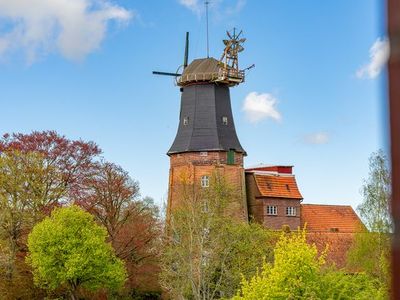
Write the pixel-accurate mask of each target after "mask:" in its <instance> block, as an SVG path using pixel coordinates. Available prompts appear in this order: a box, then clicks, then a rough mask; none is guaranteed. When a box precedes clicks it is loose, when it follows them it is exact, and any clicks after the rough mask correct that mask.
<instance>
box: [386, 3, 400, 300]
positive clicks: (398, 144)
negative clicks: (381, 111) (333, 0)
mask: <svg viewBox="0 0 400 300" xmlns="http://www.w3.org/2000/svg"><path fill="white" fill-rule="evenodd" d="M387 4H388V5H387V8H388V31H389V39H390V48H391V49H390V59H389V67H388V71H389V82H388V83H389V110H390V112H389V114H390V140H391V149H390V150H391V158H392V159H391V160H392V214H393V220H394V224H395V229H394V238H393V244H392V271H393V273H392V299H396V300H397V299H400V0H388V2H387Z"/></svg>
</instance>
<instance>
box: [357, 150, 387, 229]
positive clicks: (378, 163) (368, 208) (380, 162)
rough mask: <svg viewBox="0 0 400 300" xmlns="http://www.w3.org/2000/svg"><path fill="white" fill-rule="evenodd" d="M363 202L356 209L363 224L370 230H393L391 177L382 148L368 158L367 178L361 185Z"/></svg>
mask: <svg viewBox="0 0 400 300" xmlns="http://www.w3.org/2000/svg"><path fill="white" fill-rule="evenodd" d="M361 191H362V194H363V197H364V199H363V202H362V203H361V204H360V205H359V206H358V211H359V213H360V215H361V218H362V219H363V221H364V224H365V225H366V226H367V228H368V229H369V230H370V231H372V232H382V233H389V232H392V231H393V220H392V218H391V213H390V197H391V179H390V171H389V167H388V161H387V158H386V156H385V154H384V153H383V151H382V150H379V151H377V152H375V153H372V155H371V157H370V158H369V178H368V179H367V180H364V186H363V187H362V190H361Z"/></svg>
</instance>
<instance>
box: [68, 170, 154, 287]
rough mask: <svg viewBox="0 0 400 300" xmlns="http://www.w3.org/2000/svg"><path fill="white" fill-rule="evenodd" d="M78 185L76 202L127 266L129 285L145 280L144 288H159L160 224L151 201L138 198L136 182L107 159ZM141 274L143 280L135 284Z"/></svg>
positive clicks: (134, 285)
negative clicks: (90, 216)
mask: <svg viewBox="0 0 400 300" xmlns="http://www.w3.org/2000/svg"><path fill="white" fill-rule="evenodd" d="M82 186H83V187H84V191H83V192H81V193H80V197H79V198H78V200H77V201H76V203H77V204H79V205H80V206H81V207H83V208H84V209H85V210H87V211H88V212H90V213H91V214H93V215H94V216H95V218H96V220H97V221H98V222H99V223H100V224H102V225H103V226H104V227H105V228H106V229H107V232H108V236H109V238H108V241H109V242H111V244H112V246H113V248H114V249H115V253H116V255H117V256H118V257H119V258H121V259H123V260H124V262H125V265H126V267H127V270H128V279H129V281H128V283H129V287H130V288H142V287H141V286H140V285H143V281H147V282H146V283H145V285H146V288H147V289H149V288H150V289H152V290H154V289H159V287H158V286H157V273H158V271H156V269H157V268H156V267H155V262H156V258H157V255H158V251H157V247H156V244H157V243H158V241H159V236H160V224H159V221H158V210H157V207H156V205H154V203H153V200H152V199H151V198H145V199H143V200H140V199H139V184H138V183H137V182H136V181H134V180H132V179H131V177H130V176H129V174H128V172H126V171H125V170H123V169H122V168H121V167H120V166H117V165H115V164H112V163H108V162H100V163H99V164H98V165H97V166H96V168H95V169H94V172H93V175H92V176H91V177H88V178H86V179H85V180H84V182H83V184H82ZM144 273H146V274H144ZM143 277H145V278H146V280H142V283H139V281H140V278H143ZM150 282H152V284H150Z"/></svg>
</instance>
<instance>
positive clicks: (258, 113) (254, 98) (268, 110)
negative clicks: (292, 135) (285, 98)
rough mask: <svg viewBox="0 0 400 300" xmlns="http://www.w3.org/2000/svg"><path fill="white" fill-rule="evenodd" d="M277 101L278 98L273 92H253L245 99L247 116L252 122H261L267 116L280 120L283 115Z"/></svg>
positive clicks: (244, 105)
mask: <svg viewBox="0 0 400 300" xmlns="http://www.w3.org/2000/svg"><path fill="white" fill-rule="evenodd" d="M277 102H278V101H277V99H276V98H275V97H274V96H272V95H271V94H259V93H257V92H252V93H250V94H248V95H247V96H246V98H245V99H244V103H243V111H244V112H245V114H246V118H247V119H248V120H249V121H250V122H252V123H257V122H260V121H261V120H263V119H266V118H271V119H273V120H275V121H280V120H281V118H282V117H281V114H280V113H279V111H278V110H277V108H276V105H277Z"/></svg>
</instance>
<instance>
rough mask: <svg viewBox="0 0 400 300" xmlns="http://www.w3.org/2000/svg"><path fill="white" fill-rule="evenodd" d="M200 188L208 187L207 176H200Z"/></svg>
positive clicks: (208, 178)
mask: <svg viewBox="0 0 400 300" xmlns="http://www.w3.org/2000/svg"><path fill="white" fill-rule="evenodd" d="M200 183H201V187H203V188H205V187H209V186H210V177H209V176H207V175H204V176H201V182H200Z"/></svg>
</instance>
